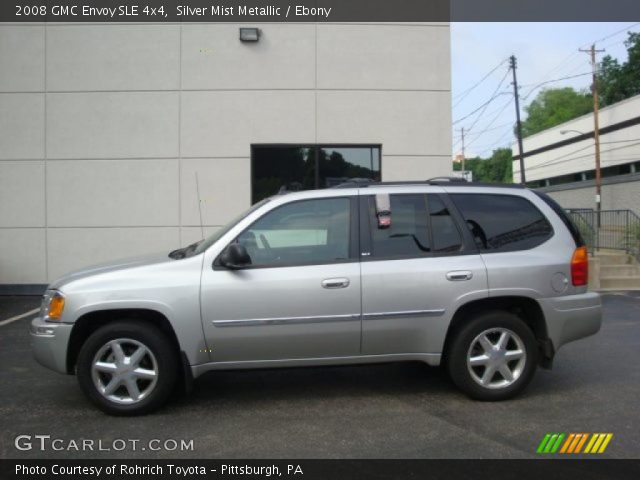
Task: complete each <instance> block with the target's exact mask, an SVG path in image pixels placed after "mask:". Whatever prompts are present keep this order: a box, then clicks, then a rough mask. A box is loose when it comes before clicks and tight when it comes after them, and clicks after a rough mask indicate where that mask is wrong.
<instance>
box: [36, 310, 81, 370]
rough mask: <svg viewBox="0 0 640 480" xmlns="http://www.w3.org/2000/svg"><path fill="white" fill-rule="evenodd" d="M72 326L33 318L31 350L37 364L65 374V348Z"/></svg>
mask: <svg viewBox="0 0 640 480" xmlns="http://www.w3.org/2000/svg"><path fill="white" fill-rule="evenodd" d="M72 328H73V325H70V324H68V323H54V322H45V321H44V320H42V319H41V318H34V319H33V321H32V322H31V332H30V333H31V348H32V350H33V355H34V356H35V358H36V360H37V361H38V363H39V364H40V365H42V366H45V367H47V368H50V369H51V370H55V371H56V372H60V373H67V346H68V344H69V337H70V336H71V329H72Z"/></svg>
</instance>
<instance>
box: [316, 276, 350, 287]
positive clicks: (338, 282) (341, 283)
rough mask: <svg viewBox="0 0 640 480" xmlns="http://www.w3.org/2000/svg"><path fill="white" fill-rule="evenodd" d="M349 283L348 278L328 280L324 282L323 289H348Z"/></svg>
mask: <svg viewBox="0 0 640 480" xmlns="http://www.w3.org/2000/svg"><path fill="white" fill-rule="evenodd" d="M349 283H350V282H349V279H348V278H327V279H326V280H323V281H322V288H347V287H348V286H349Z"/></svg>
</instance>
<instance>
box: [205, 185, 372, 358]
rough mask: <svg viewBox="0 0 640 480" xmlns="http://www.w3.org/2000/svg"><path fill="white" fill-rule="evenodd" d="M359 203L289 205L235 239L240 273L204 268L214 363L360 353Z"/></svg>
mask: <svg viewBox="0 0 640 480" xmlns="http://www.w3.org/2000/svg"><path fill="white" fill-rule="evenodd" d="M354 212H356V213H357V202H356V199H355V198H351V197H334V198H322V199H309V200H300V201H294V202H290V203H287V204H284V205H281V206H279V207H276V208H274V209H273V210H271V211H269V212H267V213H266V214H265V215H263V216H262V217H261V218H260V219H258V220H257V221H256V222H254V223H253V224H252V225H251V226H249V227H248V228H247V229H246V230H245V231H244V232H243V233H241V234H240V235H239V236H238V237H237V238H236V240H235V241H237V242H239V243H241V244H242V245H244V247H245V248H246V249H247V251H248V253H249V255H250V256H251V259H252V264H251V266H249V267H247V268H245V269H242V270H228V269H225V268H223V267H214V268H210V267H209V268H208V267H207V266H205V268H204V271H203V277H202V298H201V305H202V318H203V325H204V330H205V336H206V338H207V343H208V346H209V348H210V349H211V353H210V355H211V359H212V360H213V361H216V362H237V361H261V360H289V359H304V358H323V357H344V356H353V355H357V354H358V353H359V351H360V328H361V305H360V264H359V262H358V260H357V243H358V237H357V222H356V221H355V220H356V217H357V214H356V215H354Z"/></svg>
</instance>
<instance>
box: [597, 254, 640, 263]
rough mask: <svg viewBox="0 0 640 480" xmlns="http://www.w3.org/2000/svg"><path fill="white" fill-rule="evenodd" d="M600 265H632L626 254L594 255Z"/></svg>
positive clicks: (630, 257) (631, 259)
mask: <svg viewBox="0 0 640 480" xmlns="http://www.w3.org/2000/svg"><path fill="white" fill-rule="evenodd" d="M595 256H596V257H597V258H598V259H599V260H600V265H633V264H634V260H633V257H632V256H630V255H627V254H626V253H604V254H601V253H599V252H598V253H596V255H595Z"/></svg>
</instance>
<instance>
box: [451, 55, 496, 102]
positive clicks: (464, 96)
mask: <svg viewBox="0 0 640 480" xmlns="http://www.w3.org/2000/svg"><path fill="white" fill-rule="evenodd" d="M506 61H507V59H506V58H505V59H504V60H502V61H501V62H500V63H499V64H498V65H496V66H495V67H494V68H492V69H491V71H490V72H489V73H487V74H486V75H485V76H484V77H482V78H481V79H480V80H478V81H477V82H476V83H475V84H474V85H472V86H471V87H470V88H468V89H466V90H465V91H464V92H462V93H459V94H458V95H455V96H454V97H453V98H452V100H456V99H458V98H460V96H462V98H460V100H459V101H458V102H457V103H456V104H455V105H453V107H452V108H456V107H457V106H458V105H460V103H461V102H462V101H463V100H464V99H465V98H466V97H467V95H469V94H470V93H471V92H472V91H473V90H474V89H475V88H476V87H477V86H478V85H480V84H481V83H482V82H484V81H485V80H486V79H487V78H489V77H490V76H491V75H492V74H493V73H494V72H495V71H496V70H498V69H499V68H500V67H501V66H502V65H504V63H505V62H506Z"/></svg>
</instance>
